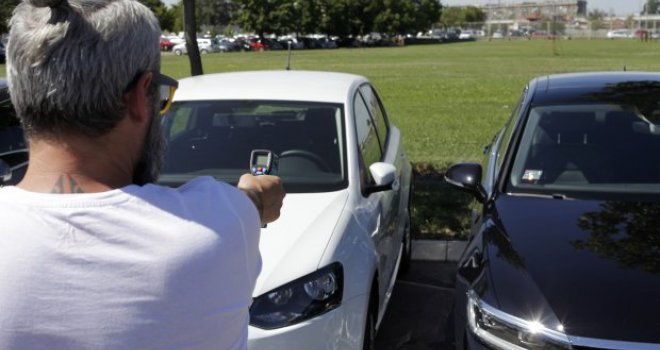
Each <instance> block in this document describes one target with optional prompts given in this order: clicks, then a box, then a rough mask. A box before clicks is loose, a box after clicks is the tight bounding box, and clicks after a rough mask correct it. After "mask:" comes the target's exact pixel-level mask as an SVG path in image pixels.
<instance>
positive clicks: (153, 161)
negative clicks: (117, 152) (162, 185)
mask: <svg viewBox="0 0 660 350" xmlns="http://www.w3.org/2000/svg"><path fill="white" fill-rule="evenodd" d="M154 111H155V112H154V113H153V115H152V118H151V125H150V126H149V131H148V132H147V137H146V139H145V141H144V147H143V149H142V157H141V158H140V161H139V162H138V163H137V165H136V166H135V170H134V171H133V183H134V184H136V185H140V186H142V185H145V184H148V183H152V182H155V181H156V180H158V176H159V175H160V170H161V168H162V166H163V157H164V153H165V135H164V134H163V126H162V125H161V123H160V118H159V115H158V109H157V108H154Z"/></svg>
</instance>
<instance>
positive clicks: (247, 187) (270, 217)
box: [238, 174, 286, 225]
mask: <svg viewBox="0 0 660 350" xmlns="http://www.w3.org/2000/svg"><path fill="white" fill-rule="evenodd" d="M238 188H239V189H240V190H242V191H243V192H245V194H247V196H248V197H250V199H251V200H252V202H254V205H255V206H256V207H257V210H259V215H260V216H261V224H262V225H265V224H267V223H270V222H273V221H275V220H277V218H279V217H280V209H281V208H282V200H283V199H284V196H285V195H286V194H285V193H284V187H282V181H281V180H280V178H279V177H277V176H271V175H260V176H254V175H252V174H244V175H243V176H241V178H240V179H239V180H238Z"/></svg>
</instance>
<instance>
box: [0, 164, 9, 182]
mask: <svg viewBox="0 0 660 350" xmlns="http://www.w3.org/2000/svg"><path fill="white" fill-rule="evenodd" d="M9 180H11V167H10V166H9V164H8V163H7V162H5V161H4V160H2V159H0V185H2V184H3V183H5V182H7V181H9Z"/></svg>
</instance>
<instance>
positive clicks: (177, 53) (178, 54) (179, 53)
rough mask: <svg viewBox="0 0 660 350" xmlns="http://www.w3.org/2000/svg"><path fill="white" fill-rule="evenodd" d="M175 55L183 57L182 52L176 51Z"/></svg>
mask: <svg viewBox="0 0 660 350" xmlns="http://www.w3.org/2000/svg"><path fill="white" fill-rule="evenodd" d="M174 54H175V55H177V56H181V55H183V51H181V50H174Z"/></svg>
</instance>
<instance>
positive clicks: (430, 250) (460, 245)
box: [412, 239, 467, 262]
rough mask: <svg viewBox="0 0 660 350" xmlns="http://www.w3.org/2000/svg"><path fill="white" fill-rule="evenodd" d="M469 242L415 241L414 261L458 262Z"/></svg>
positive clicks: (413, 242) (413, 248)
mask: <svg viewBox="0 0 660 350" xmlns="http://www.w3.org/2000/svg"><path fill="white" fill-rule="evenodd" d="M466 246H467V241H440V240H425V239H419V240H413V241H412V259H413V260H426V261H446V262H449V261H458V259H459V258H460V257H461V254H462V253H463V250H465V247H466Z"/></svg>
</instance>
